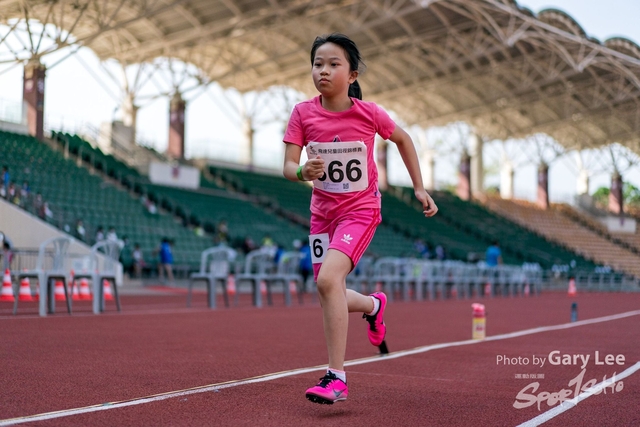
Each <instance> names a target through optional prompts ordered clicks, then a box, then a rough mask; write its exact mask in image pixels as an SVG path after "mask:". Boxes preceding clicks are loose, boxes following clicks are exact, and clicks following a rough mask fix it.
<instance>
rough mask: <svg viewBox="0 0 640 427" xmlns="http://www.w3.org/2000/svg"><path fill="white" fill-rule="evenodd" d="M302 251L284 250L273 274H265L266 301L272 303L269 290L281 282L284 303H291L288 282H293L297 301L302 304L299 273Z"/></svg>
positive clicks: (302, 287) (302, 285)
mask: <svg viewBox="0 0 640 427" xmlns="http://www.w3.org/2000/svg"><path fill="white" fill-rule="evenodd" d="M301 258H302V253H300V252H298V251H292V252H285V253H284V254H282V256H280V260H279V261H278V267H277V271H276V272H275V273H273V274H267V276H266V278H265V281H266V283H267V303H268V304H269V305H272V300H271V293H272V292H271V290H272V287H273V285H275V284H276V283H282V287H283V291H282V292H283V294H284V303H285V305H286V306H290V305H291V290H290V289H289V283H291V282H295V284H296V293H297V294H298V302H299V303H300V304H302V298H303V296H302V293H303V292H304V283H303V280H302V275H301V274H300V259H301Z"/></svg>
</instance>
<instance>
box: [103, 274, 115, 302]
mask: <svg viewBox="0 0 640 427" xmlns="http://www.w3.org/2000/svg"><path fill="white" fill-rule="evenodd" d="M102 286H103V287H104V300H105V301H113V294H112V293H111V282H110V281H108V280H107V279H104V280H103V281H102Z"/></svg>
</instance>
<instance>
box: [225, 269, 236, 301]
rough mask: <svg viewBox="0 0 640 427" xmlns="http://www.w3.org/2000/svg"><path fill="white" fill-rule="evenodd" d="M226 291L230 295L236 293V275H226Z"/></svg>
mask: <svg viewBox="0 0 640 427" xmlns="http://www.w3.org/2000/svg"><path fill="white" fill-rule="evenodd" d="M227 293H228V294H229V295H231V296H234V295H235V294H236V277H235V276H234V275H233V274H230V275H229V277H227Z"/></svg>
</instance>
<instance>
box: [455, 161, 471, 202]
mask: <svg viewBox="0 0 640 427" xmlns="http://www.w3.org/2000/svg"><path fill="white" fill-rule="evenodd" d="M456 193H457V194H458V197H460V198H461V199H462V200H471V156H470V155H469V152H468V151H467V150H466V149H465V150H464V151H463V152H462V155H461V156H460V167H459V169H458V188H457V191H456Z"/></svg>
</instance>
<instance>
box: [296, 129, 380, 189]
mask: <svg viewBox="0 0 640 427" xmlns="http://www.w3.org/2000/svg"><path fill="white" fill-rule="evenodd" d="M307 156H308V157H309V158H310V159H313V158H315V157H316V156H320V157H321V158H322V159H324V164H325V170H324V174H323V175H322V176H321V177H320V178H318V179H316V180H314V181H313V186H314V187H315V188H317V189H319V190H324V191H328V192H330V193H352V192H354V191H362V190H366V189H367V187H368V186H369V176H368V173H367V170H368V169H367V146H366V145H364V143H363V142H359V141H354V142H310V143H309V144H307Z"/></svg>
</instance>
